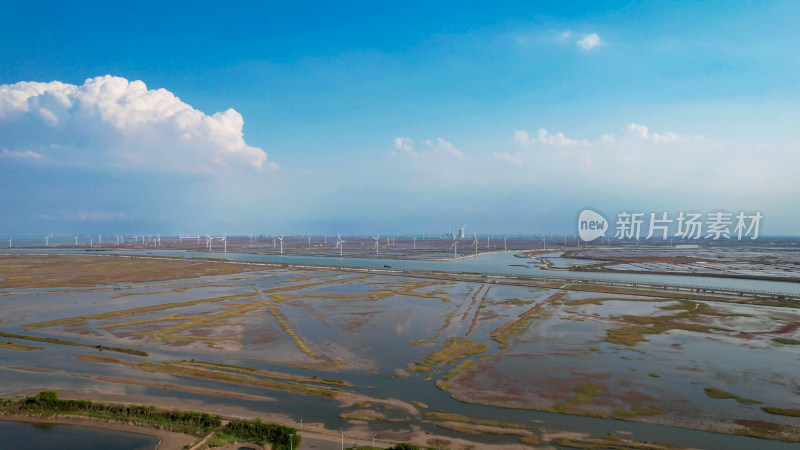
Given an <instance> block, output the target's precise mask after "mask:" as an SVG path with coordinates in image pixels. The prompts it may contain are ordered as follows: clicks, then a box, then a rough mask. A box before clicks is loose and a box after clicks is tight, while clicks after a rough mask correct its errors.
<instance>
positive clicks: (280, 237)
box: [277, 236, 283, 255]
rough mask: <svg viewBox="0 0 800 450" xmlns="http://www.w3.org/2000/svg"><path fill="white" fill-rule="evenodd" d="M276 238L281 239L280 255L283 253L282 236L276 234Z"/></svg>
mask: <svg viewBox="0 0 800 450" xmlns="http://www.w3.org/2000/svg"><path fill="white" fill-rule="evenodd" d="M277 238H278V240H279V241H281V255H283V236H277Z"/></svg>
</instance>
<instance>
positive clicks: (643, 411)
mask: <svg viewBox="0 0 800 450" xmlns="http://www.w3.org/2000/svg"><path fill="white" fill-rule="evenodd" d="M659 414H661V407H660V406H658V405H649V406H647V407H644V406H634V407H633V408H632V409H616V410H614V412H613V413H612V414H611V416H612V417H613V418H615V419H620V420H624V419H628V418H631V417H643V416H656V415H659Z"/></svg>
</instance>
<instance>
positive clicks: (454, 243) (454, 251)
mask: <svg viewBox="0 0 800 450" xmlns="http://www.w3.org/2000/svg"><path fill="white" fill-rule="evenodd" d="M450 248H452V249H453V259H457V258H458V241H457V240H455V239H453V243H452V244H450Z"/></svg>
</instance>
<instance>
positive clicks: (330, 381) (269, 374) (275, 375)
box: [163, 360, 350, 386]
mask: <svg viewBox="0 0 800 450" xmlns="http://www.w3.org/2000/svg"><path fill="white" fill-rule="evenodd" d="M163 362H164V363H165V364H175V365H180V366H191V367H202V368H206V369H219V370H228V371H231V372H239V373H245V374H249V375H255V376H260V377H266V378H272V379H276V380H286V381H297V382H300V383H318V384H327V385H333V386H350V383H348V382H346V381H343V380H337V379H335V378H319V377H316V376H313V377H305V376H302V375H291V374H288V373H281V372H273V371H271V370H261V369H255V368H253V367H245V366H235V365H232V364H221V363H210V362H204V361H194V360H192V361H177V360H167V361H163Z"/></svg>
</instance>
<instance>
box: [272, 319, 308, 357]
mask: <svg viewBox="0 0 800 450" xmlns="http://www.w3.org/2000/svg"><path fill="white" fill-rule="evenodd" d="M269 313H270V314H272V316H273V317H275V320H277V321H278V323H279V324H280V325H281V328H283V331H284V332H285V333H286V334H288V335H289V337H291V338H292V340H294V344H295V345H296V346H297V348H298V349H300V351H301V352H303V353H305V354H306V355H308V356H310V357H312V358H316V357H317V355H315V354H314V352H312V351H311V349H310V348H309V347H308V345H306V343H305V342H304V341H303V340H302V339H300V336H298V335H297V333H295V332H294V330H292V328H291V327H290V326H289V324H288V323H286V320H284V319H283V315H282V314H281V313H280V311H278V308H276V307H274V306H271V307H270V308H269Z"/></svg>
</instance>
